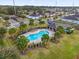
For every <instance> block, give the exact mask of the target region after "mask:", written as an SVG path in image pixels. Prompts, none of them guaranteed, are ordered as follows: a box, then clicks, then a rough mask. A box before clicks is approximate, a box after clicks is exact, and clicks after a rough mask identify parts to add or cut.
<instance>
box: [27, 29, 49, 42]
mask: <svg viewBox="0 0 79 59" xmlns="http://www.w3.org/2000/svg"><path fill="white" fill-rule="evenodd" d="M44 34H49V32H48V31H46V30H44V31H39V32H37V33H34V34H30V35H28V36H26V37H27V39H28V40H29V41H33V40H37V39H39V38H41V37H42V35H44Z"/></svg>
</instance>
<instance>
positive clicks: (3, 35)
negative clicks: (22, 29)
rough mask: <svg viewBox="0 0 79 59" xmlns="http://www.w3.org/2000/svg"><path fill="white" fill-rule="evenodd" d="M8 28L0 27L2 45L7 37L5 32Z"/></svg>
mask: <svg viewBox="0 0 79 59" xmlns="http://www.w3.org/2000/svg"><path fill="white" fill-rule="evenodd" d="M6 32H7V30H6V29H5V28H3V27H2V28H0V46H3V45H4V42H3V38H4V37H5V33H6Z"/></svg>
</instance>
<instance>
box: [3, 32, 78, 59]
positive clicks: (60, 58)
mask: <svg viewBox="0 0 79 59" xmlns="http://www.w3.org/2000/svg"><path fill="white" fill-rule="evenodd" d="M59 40H60V42H59V43H58V44H55V43H52V42H50V44H49V48H48V49H46V48H35V49H32V50H29V51H27V52H26V55H21V54H20V53H19V52H18V53H19V55H20V58H21V59H76V58H77V56H79V55H78V54H79V31H75V32H74V33H73V34H71V35H67V34H64V35H63V37H62V38H60V39H59ZM4 43H5V45H6V47H12V46H14V44H13V43H12V40H10V39H9V40H4ZM15 47H16V46H15ZM17 51H18V50H17Z"/></svg>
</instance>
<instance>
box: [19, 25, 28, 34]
mask: <svg viewBox="0 0 79 59" xmlns="http://www.w3.org/2000/svg"><path fill="white" fill-rule="evenodd" d="M19 29H20V31H21V32H22V33H23V32H25V31H26V29H27V25H26V24H22V25H21V26H20V27H19Z"/></svg>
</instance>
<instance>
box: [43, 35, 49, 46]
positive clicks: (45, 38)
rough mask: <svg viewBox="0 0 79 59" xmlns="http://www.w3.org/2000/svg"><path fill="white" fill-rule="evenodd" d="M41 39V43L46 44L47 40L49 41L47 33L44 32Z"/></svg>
mask: <svg viewBox="0 0 79 59" xmlns="http://www.w3.org/2000/svg"><path fill="white" fill-rule="evenodd" d="M41 39H42V43H43V45H44V46H46V45H47V42H48V41H49V35H48V34H44V35H43V36H42V38H41Z"/></svg>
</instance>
